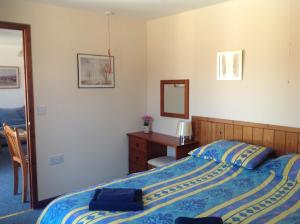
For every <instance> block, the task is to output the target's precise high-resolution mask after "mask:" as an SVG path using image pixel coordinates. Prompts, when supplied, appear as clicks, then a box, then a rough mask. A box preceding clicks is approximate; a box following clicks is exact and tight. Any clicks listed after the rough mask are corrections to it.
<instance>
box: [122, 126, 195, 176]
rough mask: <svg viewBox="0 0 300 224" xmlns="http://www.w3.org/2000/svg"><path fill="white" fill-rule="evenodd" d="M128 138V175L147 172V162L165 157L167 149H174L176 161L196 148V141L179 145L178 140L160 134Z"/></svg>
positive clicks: (130, 135)
mask: <svg viewBox="0 0 300 224" xmlns="http://www.w3.org/2000/svg"><path fill="white" fill-rule="evenodd" d="M127 135H128V138H129V173H136V172H141V171H145V170H148V163H147V162H148V160H150V159H153V158H157V157H161V156H166V155H167V147H168V146H170V147H173V148H175V155H176V159H181V158H183V157H186V156H188V152H189V151H191V150H193V149H195V148H197V147H198V142H197V141H188V142H186V143H185V144H180V141H179V138H176V137H174V136H169V135H164V134H160V133H155V132H152V133H148V134H145V133H143V132H134V133H128V134H127Z"/></svg>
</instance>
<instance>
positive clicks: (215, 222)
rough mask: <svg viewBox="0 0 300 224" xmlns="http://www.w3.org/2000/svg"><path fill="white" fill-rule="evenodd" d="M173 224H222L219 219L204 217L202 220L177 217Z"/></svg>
mask: <svg viewBox="0 0 300 224" xmlns="http://www.w3.org/2000/svg"><path fill="white" fill-rule="evenodd" d="M175 224H223V220H222V219H221V218H219V217H204V218H187V217H179V218H177V219H176V220H175Z"/></svg>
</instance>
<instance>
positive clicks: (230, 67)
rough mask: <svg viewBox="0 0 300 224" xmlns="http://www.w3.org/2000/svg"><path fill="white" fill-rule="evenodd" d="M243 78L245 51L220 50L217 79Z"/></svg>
mask: <svg viewBox="0 0 300 224" xmlns="http://www.w3.org/2000/svg"><path fill="white" fill-rule="evenodd" d="M242 79H243V51H242V50H240V51H227V52H218V54H217V80H242Z"/></svg>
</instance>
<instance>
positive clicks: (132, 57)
mask: <svg viewBox="0 0 300 224" xmlns="http://www.w3.org/2000/svg"><path fill="white" fill-rule="evenodd" d="M0 4H1V5H0V20H4V21H13V22H21V23H27V24H30V25H31V28H32V54H33V80H34V92H35V104H36V106H38V105H45V106H47V114H46V115H44V116H39V115H36V140H37V169H38V188H39V199H45V198H48V197H52V196H56V195H59V194H62V193H65V192H70V191H73V190H76V189H79V188H82V187H86V186H90V185H93V184H97V183H100V182H103V181H107V180H110V179H114V178H117V177H121V176H124V175H126V174H127V172H128V147H127V137H126V132H129V131H136V130H138V129H140V128H141V125H142V122H141V119H140V117H141V116H142V114H143V113H144V112H145V110H146V103H145V98H146V96H145V94H146V92H145V87H146V75H145V74H146V69H145V68H146V24H145V22H144V21H141V20H137V19H132V18H126V17H118V16H113V18H112V47H111V48H112V54H113V55H114V56H115V71H116V88H114V89H78V88H77V61H76V60H77V59H76V54H77V53H90V54H106V52H107V51H106V49H107V18H106V16H102V15H99V14H95V13H92V12H89V11H84V10H76V9H67V8H63V7H56V6H48V5H44V4H38V3H31V2H24V1H15V0H7V1H5V0H4V1H1V3H0ZM60 153H62V154H64V155H65V162H64V163H63V164H61V165H57V166H49V165H48V164H49V161H48V157H49V156H51V155H55V154H60Z"/></svg>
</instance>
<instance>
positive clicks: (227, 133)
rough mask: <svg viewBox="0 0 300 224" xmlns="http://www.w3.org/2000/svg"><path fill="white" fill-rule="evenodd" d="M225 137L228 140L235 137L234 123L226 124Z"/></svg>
mask: <svg viewBox="0 0 300 224" xmlns="http://www.w3.org/2000/svg"><path fill="white" fill-rule="evenodd" d="M224 132H225V133H224V138H225V139H227V140H232V139H234V137H233V136H234V135H233V124H225V131H224Z"/></svg>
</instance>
